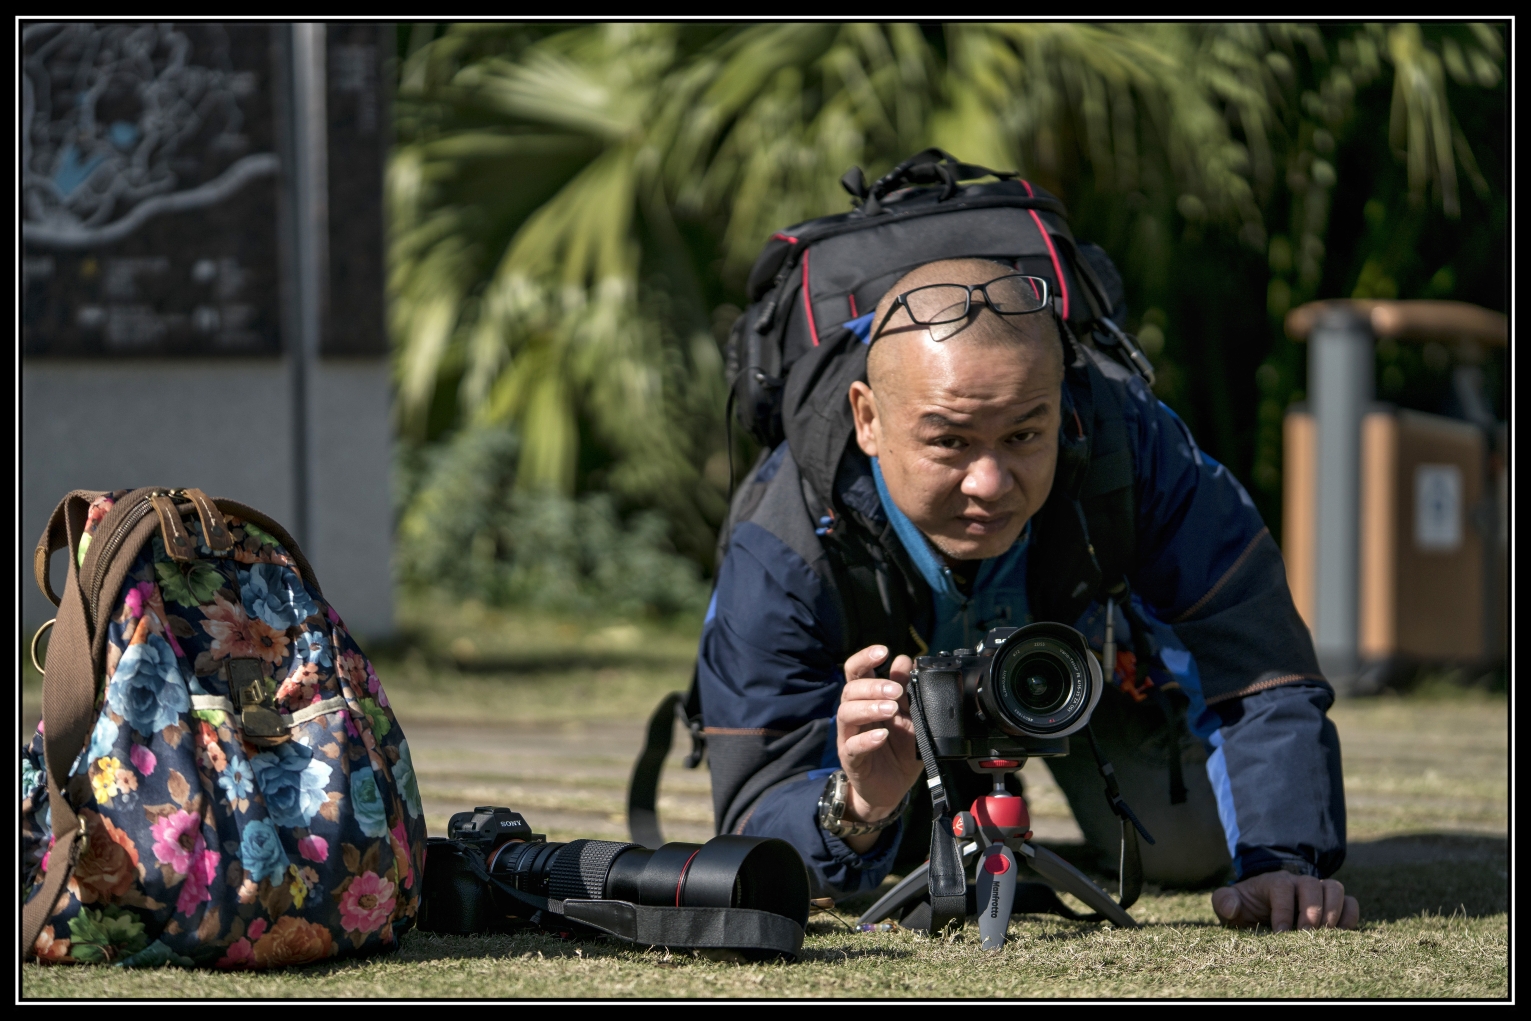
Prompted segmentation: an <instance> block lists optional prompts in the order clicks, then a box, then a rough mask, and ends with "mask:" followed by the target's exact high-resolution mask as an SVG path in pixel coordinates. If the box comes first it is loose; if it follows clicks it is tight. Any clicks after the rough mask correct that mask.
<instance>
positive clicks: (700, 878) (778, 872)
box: [489, 834, 808, 925]
mask: <svg viewBox="0 0 1531 1021" xmlns="http://www.w3.org/2000/svg"><path fill="white" fill-rule="evenodd" d="M489 870H490V872H491V873H493V874H494V875H496V876H499V877H501V878H503V879H507V880H509V881H510V882H512V883H513V884H514V885H515V887H516V889H518V890H522V891H524V892H526V893H533V894H537V895H539V896H543V897H552V898H554V899H557V900H568V899H571V898H580V899H591V900H602V899H608V898H609V899H614V900H626V901H632V902H634V903H636V904H646V905H649V906H652V907H716V908H753V909H756V910H759V911H770V912H772V913H774V914H778V915H784V916H786V917H788V918H792V919H794V920H796V922H797V923H798V924H799V925H803V924H805V923H806V922H807V920H808V874H807V873H806V872H805V871H804V869H803V861H802V858H801V857H799V856H798V853H797V851H796V850H794V849H793V847H792V845H790V844H788V843H786V842H785V841H781V840H775V839H769V838H764V837H743V836H738V835H734V834H725V835H724V836H720V837H714V838H713V839H711V840H709V841H707V843H705V844H683V843H669V844H665V845H664V846H663V847H661V848H659V849H658V850H650V849H648V848H646V847H641V846H639V845H637V844H626V843H619V842H617V841H611V840H574V841H571V842H569V843H567V844H546V843H526V844H523V843H511V844H505V845H503V846H502V847H501V848H499V849H498V851H497V852H496V853H495V855H494V856H493V858H492V859H491V860H490V863H489ZM503 900H504V901H511V898H508V897H506V898H503ZM501 906H502V908H504V910H505V912H506V913H507V914H511V915H518V916H519V915H521V914H523V913H524V912H525V910H526V909H525V908H524V906H521V905H519V904H517V903H514V902H513V901H511V902H509V903H502V904H501Z"/></svg>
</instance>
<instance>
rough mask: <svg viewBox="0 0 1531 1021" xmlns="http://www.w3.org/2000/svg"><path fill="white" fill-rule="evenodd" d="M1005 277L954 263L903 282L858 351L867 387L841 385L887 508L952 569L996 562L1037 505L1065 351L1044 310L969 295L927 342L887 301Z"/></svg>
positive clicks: (923, 331) (1054, 449) (976, 264)
mask: <svg viewBox="0 0 1531 1021" xmlns="http://www.w3.org/2000/svg"><path fill="white" fill-rule="evenodd" d="M1014 273H1015V270H1013V269H1010V268H1009V267H1007V266H1003V265H1000V264H998V263H993V262H988V261H985V260H983V259H952V260H946V261H942V262H933V263H928V264H926V265H924V266H921V267H920V268H919V269H916V270H915V271H914V272H912V273H909V274H906V275H905V276H904V278H903V279H902V280H900V281H899V282H898V283H896V284H895V285H894V286H893V289H892V290H890V291H889V292H888V293H887V294H886V295H884V296H883V299H882V301H881V302H879V303H878V307H877V318H876V319H874V320H873V322H874V323H882V324H883V325H882V329H881V330H880V331H879V332H878V334H877V336H875V337H873V338H872V347H871V350H870V351H869V352H868V353H867V382H862V381H861V380H856V381H855V382H853V383H851V385H850V393H849V394H848V397H849V399H850V403H851V414H852V416H853V417H854V419H855V422H856V443H857V445H858V446H859V447H860V448H861V451H862V453H864V454H866V455H867V456H868V457H875V458H877V460H878V463H879V464H880V465H881V474H882V479H883V482H884V484H885V486H886V488H887V492H888V495H889V496H890V497H892V500H893V502H894V504H896V505H897V506H898V508H899V509H900V510H901V511H902V512H903V513H904V515H905V516H906V517H908V518H909V520H910V521H912V522H913V523H914V525H915V527H916V528H918V529H919V530H920V531H921V532H922V533H924V535H925V537H926V538H928V539H929V540H930V541H931V543H932V544H933V545H934V546H935V547H936V549H937V550H939V551H940V553H941V555H942V556H943V557H945V558H947V559H948V560H950V561H957V560H983V559H987V558H989V557H994V556H998V555H999V554H1001V553H1003V552H1005V550H1007V549H1009V548H1010V547H1011V546H1012V545H1013V544H1014V542H1015V540H1016V538H1017V537H1018V536H1019V535H1020V533H1021V529H1022V528H1024V527H1025V524H1026V522H1027V521H1028V520H1029V519H1030V518H1031V516H1032V514H1033V513H1035V512H1036V510H1037V508H1039V507H1041V506H1042V504H1043V502H1044V501H1045V500H1046V499H1047V494H1048V492H1049V491H1050V490H1051V488H1052V483H1053V471H1054V468H1055V466H1056V464H1057V453H1058V430H1059V423H1060V421H1061V417H1060V416H1061V414H1062V410H1061V409H1062V384H1063V346H1062V344H1061V343H1060V341H1059V336H1058V330H1057V327H1056V326H1054V324H1053V319H1052V316H1051V315H1050V314H1048V313H1047V312H1046V311H1038V312H1036V313H1034V314H1027V315H1009V316H1001V315H998V314H997V313H995V312H994V310H993V309H991V308H989V306H988V305H987V303H985V302H984V301H983V299H982V298H981V297H978V298H975V299H974V301H973V303H972V307H971V308H970V310H969V313H968V316H967V318H966V319H963V320H958V321H956V322H954V323H950V324H941V325H939V326H937V327H936V334H935V336H934V337H933V336H932V334H931V329H930V328H928V327H925V326H920V325H918V324H917V323H915V322H913V321H912V320H911V319H910V318H909V314H908V311H907V309H905V308H904V307H903V306H898V307H897V308H894V304H893V303H894V299H895V298H896V297H897V296H898V295H899V294H902V293H904V292H906V291H909V290H911V289H913V288H915V287H921V286H924V285H927V284H968V285H975V284H987V283H990V282H992V281H994V280H997V279H999V278H1000V277H1003V276H1009V275H1012V274H1014ZM890 310H891V315H890V314H889V312H890ZM884 316H886V317H887V322H886V323H883V317H884ZM937 338H939V339H937Z"/></svg>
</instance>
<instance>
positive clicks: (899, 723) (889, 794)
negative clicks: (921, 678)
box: [835, 645, 924, 854]
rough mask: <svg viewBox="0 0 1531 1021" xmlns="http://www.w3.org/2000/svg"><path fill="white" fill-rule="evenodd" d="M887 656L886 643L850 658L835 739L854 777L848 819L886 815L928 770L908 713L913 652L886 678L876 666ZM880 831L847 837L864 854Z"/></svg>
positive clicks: (842, 762)
mask: <svg viewBox="0 0 1531 1021" xmlns="http://www.w3.org/2000/svg"><path fill="white" fill-rule="evenodd" d="M887 656H888V649H887V647H886V646H882V645H871V646H868V647H867V648H865V649H862V650H861V651H860V652H858V653H856V654H855V655H854V656H852V657H851V658H850V659H848V660H846V661H845V689H844V690H843V691H842V692H841V693H840V710H839V712H838V714H837V715H836V727H837V729H838V732H837V734H836V739H835V740H836V747H837V748H838V750H839V753H840V765H841V766H842V767H844V769H845V775H846V777H847V779H849V780H850V790H849V791H848V792H847V794H846V804H845V818H846V819H849V820H853V821H859V822H873V821H876V820H878V819H883V818H886V817H887V816H888V815H889V814H891V813H892V812H893V810H894V809H895V808H897V807H898V805H899V802H901V801H903V800H904V795H905V794H906V793H907V792H908V790H909V788H910V787H911V786H912V785H913V784H914V782H915V780H916V779H918V778H919V775H920V773H921V772H923V770H924V767H923V766H922V765H921V763H920V760H919V758H918V751H917V749H916V747H915V741H914V721H913V719H911V717H910V715H909V694H908V686H909V671H910V670H911V669H912V668H913V667H914V663H913V661H912V660H910V658H909V657H908V656H899V657H898V658H897V659H895V660H894V661H893V665H892V666H891V667H890V668H889V670H888V674H889V676H888V679H887V680H884V679H882V678H881V677H877V676H876V675H875V674H874V673H873V671H875V670H876V669H877V665H878V664H879V663H881V662H882V661H883V660H884V659H886V658H887ZM880 836H881V834H880V833H866V834H863V835H861V836H859V837H847V838H845V843H846V844H847V845H848V846H849V847H850V848H851V850H853V851H855V852H856V853H858V854H864V853H866V852H867V851H869V850H871V849H872V845H874V844H876V843H877V840H878V838H879V837H880Z"/></svg>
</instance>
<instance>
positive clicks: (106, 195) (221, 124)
mask: <svg viewBox="0 0 1531 1021" xmlns="http://www.w3.org/2000/svg"><path fill="white" fill-rule="evenodd" d="M50 36H51V38H49V37H50ZM34 39H35V40H37V41H38V42H37V46H36V49H35V50H33V51H32V52H31V53H30V54H29V55H28V58H27V60H26V61H25V63H24V64H23V69H22V79H21V83H22V101H21V116H22V136H21V137H22V167H23V175H24V176H23V194H24V196H25V205H24V213H23V215H24V219H23V227H22V230H23V233H24V235H25V237H26V239H27V240H28V241H30V242H32V243H33V244H35V245H40V246H43V247H56V248H83V247H88V246H91V245H98V244H103V243H107V242H111V241H117V240H119V239H121V238H123V237H126V236H127V235H128V234H129V233H131V232H132V231H133V230H134V229H135V228H137V227H138V226H140V225H141V224H143V223H144V221H146V220H148V219H149V218H150V217H152V216H154V215H156V214H159V213H165V212H174V211H181V210H190V209H200V208H203V207H206V206H210V205H213V204H214V203H216V202H219V201H221V200H223V199H225V198H227V197H228V196H229V195H232V194H233V193H234V192H236V191H238V190H239V189H240V187H242V186H243V185H244V184H246V183H247V182H249V181H250V180H253V179H254V178H257V177H261V176H263V175H267V174H274V173H276V171H277V157H276V154H275V153H271V152H259V153H247V152H246V150H247V149H248V148H249V144H250V140H249V138H248V136H246V135H245V134H243V133H242V130H241V129H242V128H243V127H244V113H243V111H242V110H241V109H240V101H241V100H242V99H246V98H248V97H249V96H250V94H251V93H252V92H254V91H255V84H256V82H255V75H254V74H252V73H250V72H247V71H246V72H238V71H234V70H232V69H230V68H228V67H217V66H205V65H202V64H198V63H196V62H194V59H193V57H192V54H191V52H190V51H191V41H190V39H189V38H188V37H187V36H186V35H185V34H184V33H182V32H179V31H177V30H176V28H175V27H174V26H173V25H163V24H161V25H105V26H96V25H83V24H73V25H33V26H30V27H28V29H27V30H26V32H25V34H24V37H23V42H24V43H27V42H32V41H33V40H34ZM65 50H72V51H74V54H75V59H74V60H73V61H68V60H65V61H55V62H52V63H50V61H49V59H48V58H49V57H50V56H53V55H55V54H60V55H62V53H61V51H65ZM70 64H72V65H73V66H72V67H71V66H68V65H70ZM60 72H63V73H62V74H61V73H60ZM69 72H73V73H72V74H71V73H69ZM55 78H58V79H64V80H67V84H68V89H67V91H63V92H62V94H60V90H58V89H57V88H56V87H55ZM58 84H64V81H59V82H58ZM198 143H200V147H201V148H203V149H204V152H203V153H202V154H200V155H201V157H202V158H201V159H199V160H198V161H197V162H198V163H199V164H200V166H199V167H198V170H200V171H202V173H196V172H193V173H190V174H188V173H186V169H187V167H186V164H185V162H183V161H178V159H177V157H181V156H184V155H185V154H186V153H185V152H183V147H185V149H186V150H188V151H189V150H190V148H191V145H193V144H198ZM220 157H223V158H224V159H226V160H227V162H228V165H227V166H226V167H223V168H222V169H221V170H218V171H217V173H216V176H214V177H212V178H211V179H210V180H199V179H198V178H201V177H203V176H205V174H206V171H207V170H208V169H210V167H209V164H211V166H212V168H216V167H217V165H218V164H219V163H221V162H223V159H220Z"/></svg>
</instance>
